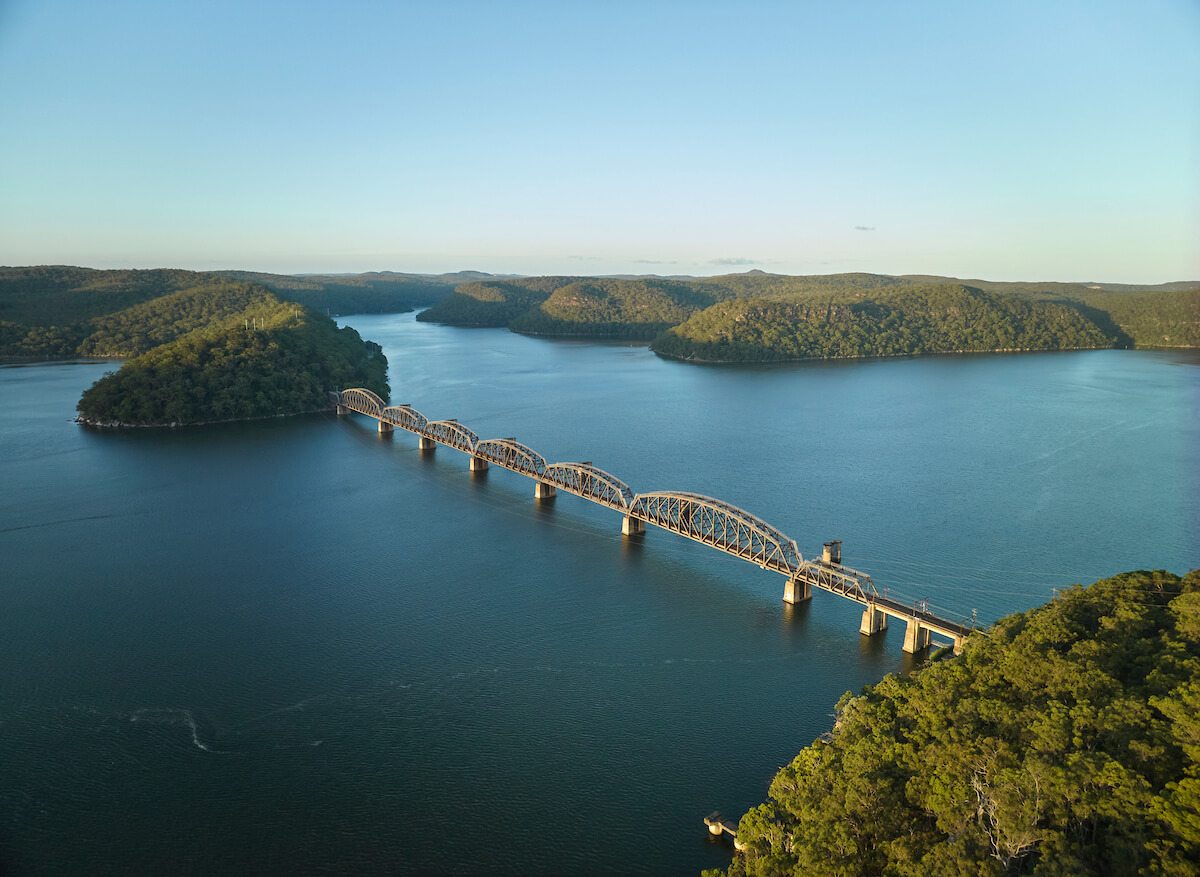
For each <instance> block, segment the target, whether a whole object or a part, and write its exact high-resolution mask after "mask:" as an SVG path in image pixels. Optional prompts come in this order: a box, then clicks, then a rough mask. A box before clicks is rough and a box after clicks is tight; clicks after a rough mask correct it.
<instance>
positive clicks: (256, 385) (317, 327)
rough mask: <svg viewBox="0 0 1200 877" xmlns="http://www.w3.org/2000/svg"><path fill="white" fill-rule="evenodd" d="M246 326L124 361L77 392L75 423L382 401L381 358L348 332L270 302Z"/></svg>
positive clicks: (193, 418) (159, 420)
mask: <svg viewBox="0 0 1200 877" xmlns="http://www.w3.org/2000/svg"><path fill="white" fill-rule="evenodd" d="M257 313H258V314H259V316H258V317H256V318H255V319H256V324H255V326H254V327H252V328H246V327H245V326H244V325H238V326H232V327H231V326H227V325H222V326H217V327H215V328H208V329H200V330H197V331H194V332H192V333H190V334H187V335H184V336H183V337H181V338H179V339H177V340H175V341H172V342H170V343H167V344H163V345H161V346H158V347H155V348H154V349H152V350H151V351H150V352H148V353H144V354H142V355H141V356H138V357H135V358H134V359H130V360H128V361H126V362H125V363H124V364H123V365H122V366H121V368H120V369H119V370H118V371H116V372H112V373H109V374H108V375H106V376H105V377H103V378H101V379H100V380H99V381H97V382H96V383H95V384H94V385H93V386H92V387H91V388H90V389H88V390H86V391H85V392H84V394H83V398H81V399H80V400H79V406H78V407H79V414H80V419H81V420H82V421H83V422H85V423H93V424H100V425H108V424H124V425H132V426H142V425H154V424H168V423H169V424H188V423H204V422H208V421H214V420H242V419H249V418H256V417H271V416H276V415H284V414H298V413H302V412H306V411H317V410H321V409H324V408H328V407H329V400H328V398H327V396H326V393H327V391H329V390H332V389H340V388H343V387H367V388H369V389H371V390H373V391H375V392H376V393H378V394H379V395H381V396H383V397H384V398H387V395H388V386H387V359H386V358H385V357H384V356H383V352H382V351H381V350H380V348H379V346H378V345H376V344H372V343H371V342H369V341H368V342H363V340H362V339H361V338H360V337H359V335H358V333H357V332H356V331H354V329H352V328H350V327H348V326H347V327H345V328H341V329H339V328H338V327H337V326H336V325H335V324H334V323H333V321H332V320H330V319H328V318H327V317H325V316H324V315H321V314H317V313H316V312H315V311H312V310H311V309H309V308H302V307H300V306H298V305H295V304H293V303H290V302H281V301H278V300H276V303H275V307H274V308H271V309H263V308H259V309H257Z"/></svg>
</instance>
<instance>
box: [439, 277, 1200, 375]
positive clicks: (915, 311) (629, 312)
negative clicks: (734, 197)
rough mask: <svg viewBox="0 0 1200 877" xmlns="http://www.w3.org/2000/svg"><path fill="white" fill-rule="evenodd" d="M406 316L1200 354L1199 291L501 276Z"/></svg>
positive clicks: (810, 348)
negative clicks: (1172, 350) (1183, 349)
mask: <svg viewBox="0 0 1200 877" xmlns="http://www.w3.org/2000/svg"><path fill="white" fill-rule="evenodd" d="M417 319H419V320H428V321H433V322H440V323H447V324H451V325H458V326H493V327H499V326H506V327H508V328H509V329H511V330H512V331H514V332H523V333H528V334H534V335H551V336H560V337H580V338H613V339H629V340H641V341H650V342H651V347H652V348H653V349H654V350H655V351H656V352H658V353H660V354H661V355H663V356H669V357H673V358H676V359H682V360H687V361H694V362H771V361H783V360H800V359H814V358H817V359H826V358H846V357H865V356H895V355H915V354H923V353H964V352H984V351H1015V350H1067V349H1083V348H1100V347H1125V348H1127V347H1146V348H1154V347H1200V284H1188V283H1178V284H1164V285H1162V286H1147V287H1137V286H1124V285H1118V284H1095V285H1085V284H1071V283H997V282H991V281H977V280H971V281H959V280H955V279H954V278H943V277H927V276H920V277H917V276H905V277H893V276H888V275H881V274H830V275H817V276H809V277H793V276H786V275H777V274H765V273H763V272H761V271H752V272H748V273H746V274H733V275H727V276H723V277H710V278H662V277H652V278H580V277H537V278H507V279H504V280H485V281H476V282H470V283H464V284H461V285H460V286H458V287H456V288H455V290H454V292H453V293H451V294H450V295H448V296H447V297H445V298H444V299H442V301H440V302H439V303H438V304H437V305H435V306H433V307H431V308H429V309H428V310H426V311H423V312H422V313H420V314H418V316H417Z"/></svg>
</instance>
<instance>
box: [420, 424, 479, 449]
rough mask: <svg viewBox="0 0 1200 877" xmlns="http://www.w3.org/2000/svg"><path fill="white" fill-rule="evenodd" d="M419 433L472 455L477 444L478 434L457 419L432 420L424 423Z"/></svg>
mask: <svg viewBox="0 0 1200 877" xmlns="http://www.w3.org/2000/svg"><path fill="white" fill-rule="evenodd" d="M421 435H423V436H425V437H426V438H431V439H433V440H434V441H435V442H439V443H441V444H443V445H449V446H450V447H452V448H455V449H457V450H460V451H462V452H463V453H466V454H472V455H474V453H475V446H476V445H478V444H479V436H477V435H475V433H473V432H471V430H469V429H467V428H466V427H465V426H463V425H462V424H461V423H459V422H458V421H457V420H434V421H432V422H430V423H426V424H425V428H424V429H423V430H421Z"/></svg>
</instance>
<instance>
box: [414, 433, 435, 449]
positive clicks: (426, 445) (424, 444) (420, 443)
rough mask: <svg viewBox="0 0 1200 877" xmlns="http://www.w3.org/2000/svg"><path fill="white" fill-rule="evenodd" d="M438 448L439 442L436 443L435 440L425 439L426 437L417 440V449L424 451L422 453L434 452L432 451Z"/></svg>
mask: <svg viewBox="0 0 1200 877" xmlns="http://www.w3.org/2000/svg"><path fill="white" fill-rule="evenodd" d="M436 447H437V442H435V441H434V440H433V439H431V438H427V437H425V436H421V437H420V438H419V439H417V448H418V449H419V450H422V451H432V450H433V449H434V448H436Z"/></svg>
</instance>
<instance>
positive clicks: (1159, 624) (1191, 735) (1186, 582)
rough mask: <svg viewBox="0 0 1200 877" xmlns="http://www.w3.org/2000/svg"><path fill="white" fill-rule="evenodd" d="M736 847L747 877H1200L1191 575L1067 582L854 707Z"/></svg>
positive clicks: (1196, 653) (1199, 583)
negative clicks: (1045, 600) (960, 649)
mask: <svg viewBox="0 0 1200 877" xmlns="http://www.w3.org/2000/svg"><path fill="white" fill-rule="evenodd" d="M737 837H738V841H739V842H740V843H741V844H744V845H745V846H746V852H745V853H744V854H739V855H738V856H737V858H735V860H734V862H733V865H732V866H731V867H730V869H729V874H730V875H751V877H776V875H780V877H782V875H795V874H804V875H813V877H818V875H833V874H838V875H877V874H893V875H897V877H903V875H911V877H927V875H931V874H952V875H964V877H965V875H973V877H974V875H996V877H1001V875H1011V874H1046V875H1057V874H1077V875H1116V874H1130V875H1132V874H1159V875H1179V877H1182V875H1195V874H1196V873H1197V872H1198V869H1200V571H1193V572H1191V573H1189V574H1188V575H1186V576H1184V577H1183V578H1180V577H1178V576H1176V575H1173V574H1171V573H1168V572H1163V571H1161V570H1159V571H1157V572H1135V573H1126V574H1124V575H1120V576H1116V577H1115V578H1111V579H1105V580H1103V581H1100V582H1097V583H1095V584H1094V585H1091V586H1089V587H1087V588H1081V587H1078V586H1076V587H1075V588H1072V589H1070V590H1068V591H1066V592H1064V593H1062V594H1060V596H1058V597H1057V598H1056V599H1055V600H1054V601H1053V602H1051V603H1050V604H1048V605H1046V606H1042V607H1040V608H1038V609H1034V610H1031V611H1029V612H1025V613H1020V614H1017V615H1012V616H1009V617H1008V618H1005V619H1002V620H1001V621H1000V622H999V623H997V624H996V625H995V626H994V627H993V628H992V629H991V630H990V631H989V633H988V635H987V636H982V635H976V636H973V637H971V639H970V640H969V641H968V642H967V645H966V649H965V651H964V653H963V654H962V655H961V656H960V657H957V658H954V659H952V660H948V661H943V662H939V663H934V664H931V665H928V666H926V667H923V668H921V669H919V670H917V671H916V672H914V673H912V674H911V675H909V676H907V677H897V676H888V677H887V678H885V679H884V680H883V681H882V682H880V683H879V684H878V685H875V686H868V687H867V688H866V689H864V691H863V693H862V694H861V695H859V696H857V697H854V696H851V695H849V694H847V695H846V696H844V697H843V698H842V699H841V701H840V702H839V703H838V705H837V719H836V721H835V723H834V728H833V731H832V734H831V735H829V737H828V738H827V739H821V740H817V741H815V742H814V743H813V744H812V745H811V746H809V747H808V748H806V749H804V750H803V751H802V752H801V753H800V754H799V755H798V756H797V757H796V759H795V760H794V761H793V762H792V763H791V764H790V765H788V766H787V767H784V768H782V769H781V770H780V771H779V773H778V774H777V775H776V776H775V779H774V781H773V782H772V783H771V788H770V800H769V801H768V802H767V803H765V804H762V805H760V806H759V807H756V808H755V809H753V810H751V811H750V812H749V813H747V814H746V815H745V816H744V817H743V818H742V820H741V824H740V826H739V828H738V834H737ZM717 873H718V872H707V874H708V875H709V877H712V875H714V874H717Z"/></svg>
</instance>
